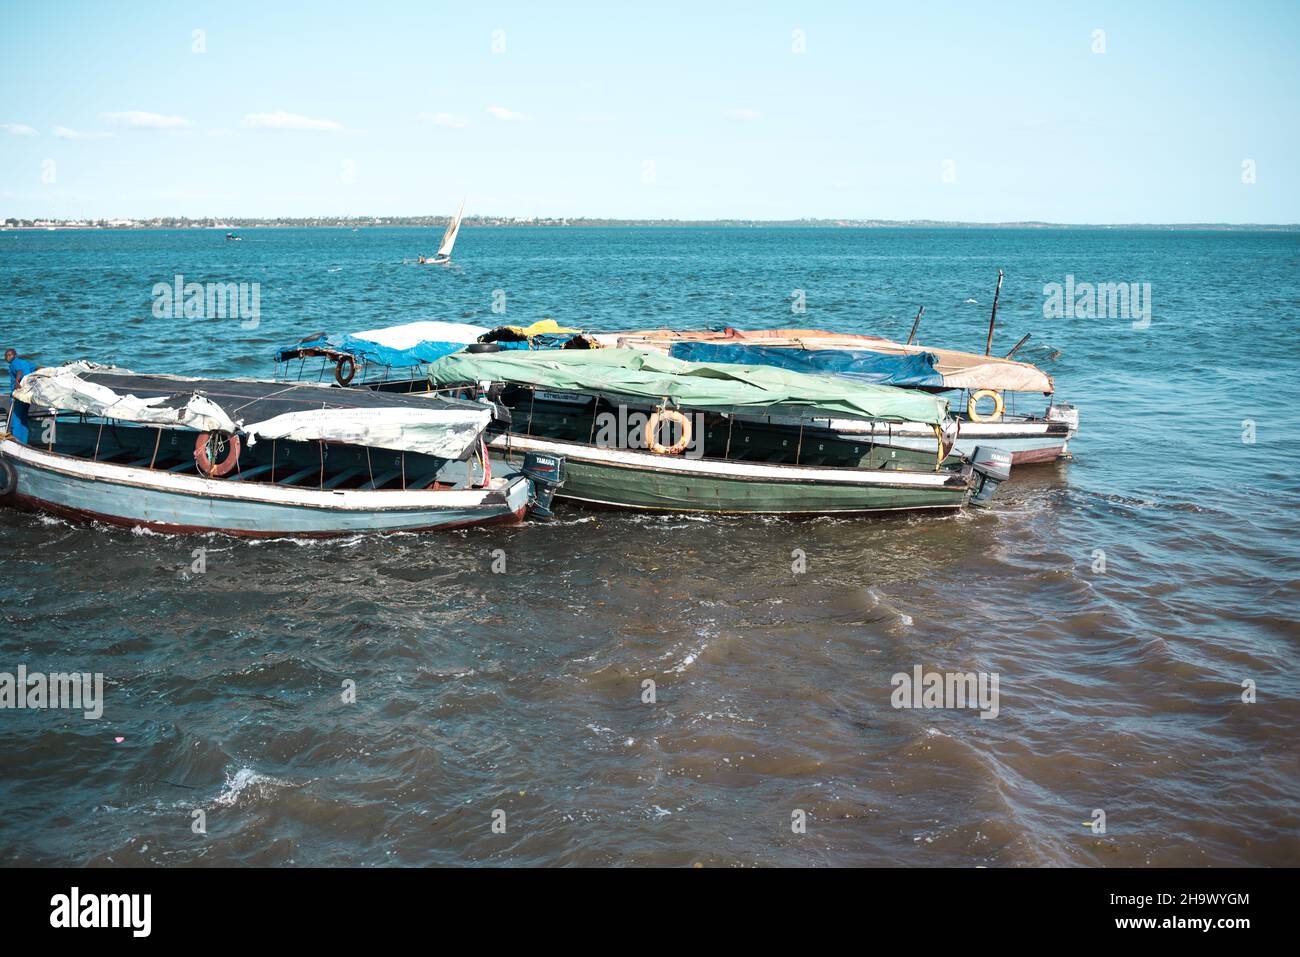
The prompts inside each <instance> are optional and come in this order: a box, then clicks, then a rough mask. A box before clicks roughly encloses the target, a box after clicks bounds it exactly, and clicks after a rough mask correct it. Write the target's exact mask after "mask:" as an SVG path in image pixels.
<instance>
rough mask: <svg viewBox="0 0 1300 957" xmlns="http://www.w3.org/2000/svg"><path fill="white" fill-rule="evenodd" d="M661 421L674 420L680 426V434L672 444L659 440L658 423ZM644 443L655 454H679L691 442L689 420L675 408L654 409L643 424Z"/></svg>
mask: <svg viewBox="0 0 1300 957" xmlns="http://www.w3.org/2000/svg"><path fill="white" fill-rule="evenodd" d="M662 422H676V423H677V424H678V425H679V426H681V429H682V434H681V436H680V437H678V439H677V441H676V442H674V443H673V444H672V445H664V444H663V443H662V442H660V441H659V425H660V424H661V423H662ZM645 437H646V444H647V445H648V446H649V447H650V451H651V452H654V453H655V454H656V455H681V454H682V453H683V452H685V451H686V447H687V446H688V445H690V444H691V420H690V419H689V418H687V417H686V416H685V415H683V414H682V413H681V412H678V411H677V410H676V409H655V410H654V412H652V413H651V414H650V418H649V419H648V420H646V424H645Z"/></svg>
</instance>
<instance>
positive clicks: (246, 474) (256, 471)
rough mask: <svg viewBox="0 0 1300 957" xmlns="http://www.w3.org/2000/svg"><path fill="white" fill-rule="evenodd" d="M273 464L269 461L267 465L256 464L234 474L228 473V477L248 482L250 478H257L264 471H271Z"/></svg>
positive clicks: (233, 480)
mask: <svg viewBox="0 0 1300 957" xmlns="http://www.w3.org/2000/svg"><path fill="white" fill-rule="evenodd" d="M271 468H272V464H271V463H270V462H267V463H266V464H265V465H255V466H253V467H252V468H251V469H244V471H242V472H236V473H235V474H234V475H227V476H226V479H227V481H230V482H247V481H248V480H249V479H252V478H256V477H257V476H259V475H261V474H263V473H264V472H269V471H271Z"/></svg>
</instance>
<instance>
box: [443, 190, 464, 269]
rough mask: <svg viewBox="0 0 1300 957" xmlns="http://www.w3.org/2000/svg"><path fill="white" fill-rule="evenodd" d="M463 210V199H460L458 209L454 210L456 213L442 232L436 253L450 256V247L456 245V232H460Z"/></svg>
mask: <svg viewBox="0 0 1300 957" xmlns="http://www.w3.org/2000/svg"><path fill="white" fill-rule="evenodd" d="M464 212H465V201H464V200H463V199H462V200H461V201H460V209H458V210H456V215H455V216H453V217H452V219H451V222H449V223H448V224H447V231H446V232H445V233H443V234H442V245H441V246H439V247H438V252H437V255H439V256H446V257H447V258H448V259H450V258H451V248H452V247H453V246H455V245H456V234H457V233H459V232H460V217H461V214H462V213H464Z"/></svg>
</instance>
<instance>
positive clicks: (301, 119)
mask: <svg viewBox="0 0 1300 957" xmlns="http://www.w3.org/2000/svg"><path fill="white" fill-rule="evenodd" d="M242 125H243V126H246V127H249V128H250V129H261V130H312V131H316V132H321V133H341V132H342V131H343V124H342V123H339V122H336V121H335V120H317V119H313V118H312V117H310V116H299V115H298V114H297V113H286V112H284V111H283V110H280V111H278V112H276V113H247V114H245V115H244V119H243V120H242Z"/></svg>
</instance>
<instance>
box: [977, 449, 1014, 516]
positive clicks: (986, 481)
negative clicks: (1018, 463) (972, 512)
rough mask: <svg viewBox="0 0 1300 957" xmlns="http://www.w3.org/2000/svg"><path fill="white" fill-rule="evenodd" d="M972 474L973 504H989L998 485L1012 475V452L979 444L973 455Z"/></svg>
mask: <svg viewBox="0 0 1300 957" xmlns="http://www.w3.org/2000/svg"><path fill="white" fill-rule="evenodd" d="M971 474H972V477H973V478H974V482H973V489H974V491H973V492H972V494H971V499H970V502H971V504H972V505H981V506H983V505H988V504H989V502H990V501H992V499H993V494H994V493H995V492H996V491H997V489H998V486H999V485H1001V484H1002V483H1003V482H1005V481H1006V480H1007V479H1009V478H1010V477H1011V453H1010V452H1004V451H1002V450H1001V449H994V448H990V447H988V446H985V445H981V446H978V447H977V448H976V449H975V451H974V453H973V454H972V455H971Z"/></svg>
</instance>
